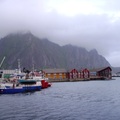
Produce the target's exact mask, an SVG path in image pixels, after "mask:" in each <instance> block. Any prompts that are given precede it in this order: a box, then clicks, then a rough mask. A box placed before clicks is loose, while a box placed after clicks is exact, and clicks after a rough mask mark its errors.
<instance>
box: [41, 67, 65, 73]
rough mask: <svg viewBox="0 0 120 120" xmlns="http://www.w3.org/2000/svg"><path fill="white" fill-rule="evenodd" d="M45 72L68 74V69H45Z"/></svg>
mask: <svg viewBox="0 0 120 120" xmlns="http://www.w3.org/2000/svg"><path fill="white" fill-rule="evenodd" d="M43 71H44V72H45V73H66V72H67V71H66V69H57V68H54V69H43Z"/></svg>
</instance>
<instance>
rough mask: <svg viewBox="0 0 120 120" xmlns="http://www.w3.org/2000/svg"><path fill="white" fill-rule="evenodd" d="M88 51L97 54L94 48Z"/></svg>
mask: <svg viewBox="0 0 120 120" xmlns="http://www.w3.org/2000/svg"><path fill="white" fill-rule="evenodd" d="M90 53H91V54H98V52H97V50H96V49H92V50H90Z"/></svg>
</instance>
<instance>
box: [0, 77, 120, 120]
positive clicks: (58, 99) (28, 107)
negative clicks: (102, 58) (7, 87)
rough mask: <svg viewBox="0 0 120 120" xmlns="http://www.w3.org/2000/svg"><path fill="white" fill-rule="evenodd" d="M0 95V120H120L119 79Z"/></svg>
mask: <svg viewBox="0 0 120 120" xmlns="http://www.w3.org/2000/svg"><path fill="white" fill-rule="evenodd" d="M115 79H116V80H110V81H109V80H106V81H85V82H58V83H52V87H49V88H47V89H43V90H41V91H37V92H33V93H24V94H13V95H0V120H120V78H115Z"/></svg>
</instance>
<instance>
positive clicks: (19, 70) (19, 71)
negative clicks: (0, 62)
mask: <svg viewBox="0 0 120 120" xmlns="http://www.w3.org/2000/svg"><path fill="white" fill-rule="evenodd" d="M18 73H19V74H20V73H21V68H20V59H18Z"/></svg>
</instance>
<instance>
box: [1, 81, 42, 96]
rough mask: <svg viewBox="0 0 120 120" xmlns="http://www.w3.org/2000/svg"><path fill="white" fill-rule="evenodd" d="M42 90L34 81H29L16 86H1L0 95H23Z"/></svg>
mask: <svg viewBox="0 0 120 120" xmlns="http://www.w3.org/2000/svg"><path fill="white" fill-rule="evenodd" d="M41 88H42V86H41V85H39V84H36V82H35V81H31V80H29V81H28V80H21V81H20V82H19V85H18V84H14V83H13V84H1V85H0V94H15V93H25V92H33V91H40V90H41Z"/></svg>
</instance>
